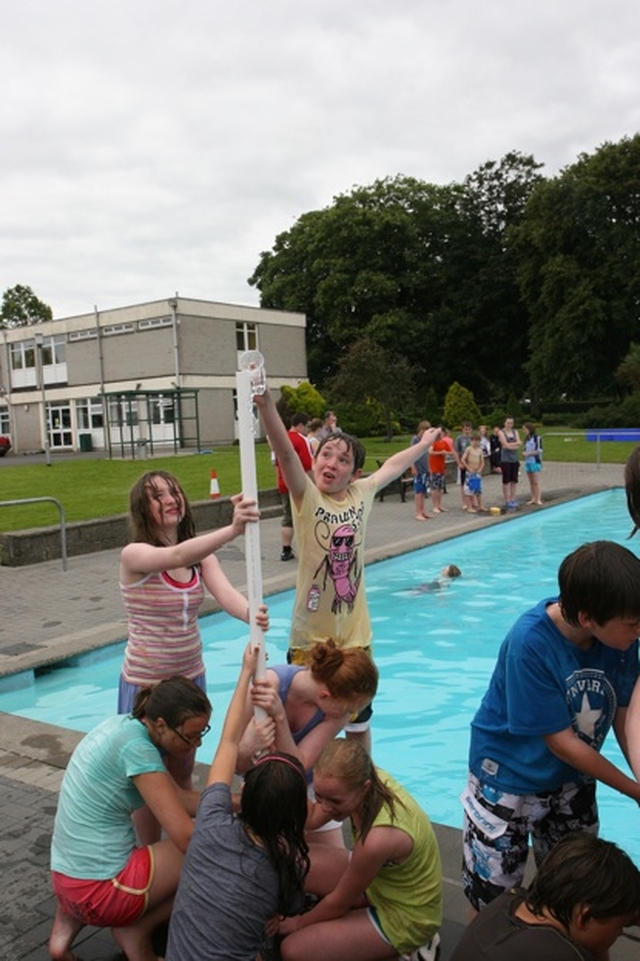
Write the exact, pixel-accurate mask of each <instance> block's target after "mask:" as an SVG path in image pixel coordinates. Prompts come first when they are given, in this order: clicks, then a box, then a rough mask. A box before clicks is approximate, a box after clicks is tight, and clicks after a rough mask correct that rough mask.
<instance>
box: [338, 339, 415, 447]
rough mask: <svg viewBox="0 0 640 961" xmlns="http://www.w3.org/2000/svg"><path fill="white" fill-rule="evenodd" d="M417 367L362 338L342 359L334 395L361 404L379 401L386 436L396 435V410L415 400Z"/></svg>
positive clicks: (389, 437)
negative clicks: (370, 400)
mask: <svg viewBox="0 0 640 961" xmlns="http://www.w3.org/2000/svg"><path fill="white" fill-rule="evenodd" d="M413 383H414V370H413V368H412V367H411V364H409V362H408V361H407V360H406V358H405V357H402V356H400V355H398V354H395V353H392V352H391V351H387V350H384V349H383V348H382V347H380V345H379V344H376V343H375V342H374V341H372V340H371V339H370V338H369V337H366V336H364V337H360V338H359V339H358V340H356V341H355V342H354V343H353V344H352V345H351V347H349V348H348V350H346V352H345V353H344V354H343V355H342V357H341V358H340V362H339V364H338V370H337V373H336V374H335V376H334V377H333V378H332V380H331V382H330V388H331V392H332V394H333V396H334V397H340V398H341V399H342V400H345V401H355V402H358V403H361V402H362V401H364V400H366V399H367V398H371V399H373V400H377V401H378V403H379V404H380V405H381V407H382V409H383V412H384V421H385V428H386V434H387V438H388V439H389V440H390V439H391V437H392V436H393V427H392V423H393V413H394V411H399V410H402V408H403V406H405V405H407V404H409V405H410V404H411V403H412V402H413V392H414V388H413Z"/></svg>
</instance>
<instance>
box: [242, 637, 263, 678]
mask: <svg viewBox="0 0 640 961" xmlns="http://www.w3.org/2000/svg"><path fill="white" fill-rule="evenodd" d="M260 648H261V645H260V644H253V643H252V642H251V641H249V643H248V644H247V646H246V647H245V649H244V653H243V655H242V667H243V670H245V671H248V672H249V674H251V675H252V676H253V675H254V674H255V670H256V667H257V666H258V654H259V653H260Z"/></svg>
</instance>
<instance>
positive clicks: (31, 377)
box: [10, 340, 38, 390]
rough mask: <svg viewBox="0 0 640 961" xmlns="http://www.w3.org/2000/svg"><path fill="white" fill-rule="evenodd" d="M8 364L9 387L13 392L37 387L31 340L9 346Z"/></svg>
mask: <svg viewBox="0 0 640 961" xmlns="http://www.w3.org/2000/svg"><path fill="white" fill-rule="evenodd" d="M10 363H11V386H12V388H13V389H14V390H17V389H19V388H20V387H37V386H38V378H37V376H36V374H37V371H36V348H35V344H34V343H33V341H32V340H31V341H20V342H19V343H17V344H11V350H10Z"/></svg>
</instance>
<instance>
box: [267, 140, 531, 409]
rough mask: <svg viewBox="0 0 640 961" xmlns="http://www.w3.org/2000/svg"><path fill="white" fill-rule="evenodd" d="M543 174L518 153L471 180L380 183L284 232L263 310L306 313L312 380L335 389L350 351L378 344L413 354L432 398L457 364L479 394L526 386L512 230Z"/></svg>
mask: <svg viewBox="0 0 640 961" xmlns="http://www.w3.org/2000/svg"><path fill="white" fill-rule="evenodd" d="M538 166H539V165H538V164H536V162H535V161H534V160H533V158H531V157H523V156H521V155H520V154H517V153H512V154H508V155H507V156H506V157H505V158H503V160H502V161H500V162H499V163H496V162H488V163H487V164H485V165H483V167H481V168H480V169H479V170H478V171H477V172H476V173H475V174H472V175H471V176H470V177H468V178H467V180H466V181H465V182H464V183H463V184H455V183H453V184H449V185H446V186H441V185H434V184H429V183H425V182H423V181H420V180H417V179H415V178H412V177H403V176H397V177H394V178H386V179H384V180H378V181H375V182H374V183H373V184H372V185H371V186H368V187H356V188H354V189H353V190H352V191H351V192H350V193H348V194H342V195H339V196H338V197H336V198H335V199H334V201H333V203H332V204H331V206H329V207H327V208H325V209H324V210H320V211H311V212H309V213H306V214H303V215H302V216H301V217H300V218H299V219H298V221H297V222H296V223H295V224H294V226H293V227H292V228H291V229H290V230H288V231H287V232H286V233H282V234H280V235H278V237H277V238H276V241H275V244H274V247H273V249H272V250H271V251H266V252H264V253H262V254H261V257H260V262H259V264H258V266H257V267H256V269H255V271H254V273H253V275H252V276H251V277H250V278H249V283H250V284H252V285H253V286H256V287H257V288H258V289H259V291H260V302H261V305H262V306H263V307H275V308H281V309H288V310H300V311H303V312H304V313H306V315H307V323H308V326H307V356H308V365H309V375H310V378H311V380H312V381H313V382H314V383H317V384H318V385H319V387H320V389H321V390H326V384H327V381H328V380H329V378H330V376H331V375H332V374H333V373H335V371H336V370H337V366H338V363H339V361H340V358H341V356H342V353H343V352H344V351H345V350H346V349H348V348H349V347H350V346H351V345H352V344H353V343H354V341H355V340H357V339H358V338H359V337H367V338H369V339H370V340H371V341H373V342H375V343H377V344H378V345H379V346H380V347H381V348H382V349H383V350H390V351H392V352H393V353H395V354H398V355H400V356H403V357H405V358H406V360H407V362H408V363H409V364H411V365H412V366H413V367H414V368H415V376H416V384H417V386H418V387H419V388H420V389H421V390H424V391H426V390H427V388H428V387H430V386H433V387H434V388H435V389H436V390H437V391H439V392H440V393H441V394H444V392H445V390H446V388H447V386H448V384H449V383H450V381H451V363H452V358H455V365H456V369H455V373H456V376H458V377H460V378H461V379H464V382H465V383H468V384H469V385H470V387H472V388H473V389H474V390H475V391H476V392H481V393H484V394H492V393H494V392H495V390H496V389H497V388H496V387H495V386H494V385H502V392H503V393H506V392H507V391H508V389H510V388H511V387H512V386H513V385H514V384H517V383H520V382H521V381H522V376H523V374H522V366H523V363H524V361H525V360H526V353H525V346H526V343H527V334H528V314H527V313H526V311H525V310H523V308H522V304H521V301H520V292H519V289H518V287H517V286H516V284H515V269H514V264H513V258H512V254H511V253H510V251H509V249H508V247H507V244H506V232H507V231H508V229H509V228H510V227H511V225H512V224H514V223H517V222H519V219H520V217H521V216H522V211H523V209H524V206H525V203H526V199H527V197H528V196H529V194H530V193H531V190H532V189H533V187H534V186H535V184H536V183H537V181H538V180H539V179H540V177H539V174H538V173H537V168H538ZM496 345H499V349H498V350H496ZM423 358H424V359H423ZM420 365H421V366H420Z"/></svg>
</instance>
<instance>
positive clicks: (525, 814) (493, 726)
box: [462, 541, 640, 910]
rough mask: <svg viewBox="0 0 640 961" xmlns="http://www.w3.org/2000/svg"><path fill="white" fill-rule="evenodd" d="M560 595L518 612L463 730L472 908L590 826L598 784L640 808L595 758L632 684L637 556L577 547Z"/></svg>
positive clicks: (467, 885) (621, 717) (604, 547)
mask: <svg viewBox="0 0 640 961" xmlns="http://www.w3.org/2000/svg"><path fill="white" fill-rule="evenodd" d="M558 582H559V587H560V595H559V597H552V598H546V599H545V600H543V601H541V602H540V603H539V604H537V605H536V606H535V607H534V608H532V609H531V610H530V611H528V612H527V613H526V614H523V615H522V616H521V617H520V618H519V619H518V620H517V621H516V623H515V625H514V627H513V628H512V629H511V631H510V632H509V634H508V635H507V637H506V639H505V641H504V642H503V644H502V647H501V648H500V653H499V655H498V662H497V664H496V667H495V670H494V672H493V676H492V678H491V681H490V683H489V687H488V690H487V692H486V694H485V696H484V698H483V700H482V703H481V705H480V707H479V709H478V711H477V713H476V715H475V717H474V719H473V721H472V722H471V746H470V751H469V768H470V775H469V781H468V784H467V788H466V790H465V792H464V793H463V797H462V803H463V806H464V866H463V887H464V891H465V894H466V896H467V898H468V899H469V901H470V902H471V904H472V905H473V907H474V908H475V909H476V910H479V909H480V908H481V907H482V906H483V905H485V904H488V903H489V902H490V901H492V900H493V899H494V898H496V897H498V895H499V894H502V893H503V892H504V891H506V890H508V889H509V888H512V887H518V886H520V885H521V883H522V879H523V876H524V869H525V862H526V859H527V851H528V842H529V838H531V843H532V847H533V853H534V855H535V858H536V862H538V863H539V862H540V860H541V859H542V857H544V855H545V854H546V853H547V851H549V850H550V849H551V847H552V846H553V844H554V843H555V842H556V841H557V840H558V839H559V838H560V837H562V836H563V835H564V834H567V833H569V832H570V831H576V830H581V831H591V832H592V833H597V830H598V808H597V803H596V785H597V782H598V781H602V782H603V783H604V784H608V785H609V787H611V788H613V789H614V790H616V791H619V792H620V793H621V794H625V795H626V796H627V797H630V798H631V799H632V800H634V801H636V802H639V803H640V784H638V782H637V781H635V780H633V779H632V778H630V777H628V776H627V775H626V774H624V773H623V772H622V771H621V770H619V769H618V768H617V767H615V765H613V764H612V763H611V762H610V761H608V760H607V759H606V758H604V757H603V756H602V755H601V754H600V749H601V747H602V744H603V742H604V739H605V737H606V735H607V733H608V732H609V729H610V728H613V730H614V732H615V735H616V738H617V740H618V742H619V743H620V747H621V748H622V751H623V753H624V754H625V755H627V753H628V750H627V737H626V735H625V729H624V728H625V719H626V714H627V706H628V705H629V700H630V698H631V693H632V691H633V687H634V684H635V682H636V679H637V676H638V641H637V637H638V633H639V632H640V592H639V591H638V583H640V560H638V558H637V557H636V556H635V555H634V554H632V553H631V551H629V550H627V549H626V548H624V547H621V546H620V545H619V544H615V543H613V542H610V541H596V542H594V543H592V544H583V545H582V547H579V548H578V549H577V550H575V551H574V552H573V553H572V554H569V556H568V557H565V559H564V560H563V562H562V564H561V565H560V570H559V572H558Z"/></svg>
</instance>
